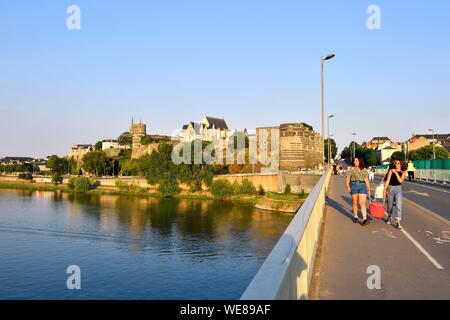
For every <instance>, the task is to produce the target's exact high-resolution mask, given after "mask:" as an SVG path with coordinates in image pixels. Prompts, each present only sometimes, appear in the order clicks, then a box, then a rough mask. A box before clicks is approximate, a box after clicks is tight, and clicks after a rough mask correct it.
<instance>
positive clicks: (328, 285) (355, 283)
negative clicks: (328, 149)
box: [310, 176, 450, 300]
mask: <svg viewBox="0 0 450 320" xmlns="http://www.w3.org/2000/svg"><path fill="white" fill-rule="evenodd" d="M344 179H345V178H344V177H338V176H333V177H332V179H331V182H330V190H329V195H328V199H327V203H328V205H327V209H326V213H325V218H324V224H323V228H322V234H321V241H320V242H319V248H318V251H317V252H318V253H317V256H316V259H317V260H316V261H317V263H316V266H315V268H314V277H313V283H312V288H313V289H314V290H312V291H313V293H312V294H311V296H310V298H311V299H332V300H334V299H363V300H364V299H450V225H449V224H447V223H446V220H445V219H438V218H436V216H439V217H442V216H446V217H448V208H449V207H450V198H449V197H448V195H449V194H448V193H446V192H445V191H448V189H445V188H442V190H440V188H439V187H435V186H432V187H431V186H422V185H418V184H410V183H406V184H405V186H404V191H405V198H406V199H408V200H409V201H408V200H406V201H404V203H403V220H402V225H403V227H404V230H398V229H396V228H395V227H393V226H391V225H387V224H386V223H385V222H384V221H382V220H378V219H372V221H371V224H370V225H368V226H365V227H363V226H361V225H360V224H354V223H353V222H352V217H353V214H352V212H351V200H350V196H349V194H347V193H346V191H345V181H344ZM375 184H376V183H374V184H373V186H372V188H374V187H375ZM430 188H433V189H430ZM436 189H437V190H436ZM414 191H415V192H414ZM421 193H422V194H421ZM425 193H427V194H428V196H426V195H424V194H425ZM411 201H414V203H413V202H411ZM416 202H417V203H416ZM421 208H425V209H424V210H423V209H421ZM371 266H377V267H379V270H380V275H381V288H380V289H369V288H368V286H367V280H368V278H369V277H371V275H372V274H371V273H370V274H369V273H368V268H370V267H371Z"/></svg>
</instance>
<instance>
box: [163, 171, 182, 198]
mask: <svg viewBox="0 0 450 320" xmlns="http://www.w3.org/2000/svg"><path fill="white" fill-rule="evenodd" d="M158 184H159V186H158V191H159V192H160V193H161V195H162V196H164V197H166V198H172V197H173V196H174V195H176V194H179V193H180V192H181V190H180V187H179V185H178V181H177V179H176V178H175V177H174V176H173V175H171V174H169V173H165V174H163V177H162V178H161V179H160V180H159V181H158Z"/></svg>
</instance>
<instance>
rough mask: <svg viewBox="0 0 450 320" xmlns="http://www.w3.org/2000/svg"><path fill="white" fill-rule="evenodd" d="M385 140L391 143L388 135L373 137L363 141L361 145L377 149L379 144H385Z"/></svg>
mask: <svg viewBox="0 0 450 320" xmlns="http://www.w3.org/2000/svg"><path fill="white" fill-rule="evenodd" d="M386 142H389V143H393V141H392V139H391V138H389V137H373V138H372V140H370V141H368V142H364V143H363V144H362V146H363V147H366V148H370V149H374V150H377V149H378V148H379V147H380V146H381V145H383V144H385V143H386Z"/></svg>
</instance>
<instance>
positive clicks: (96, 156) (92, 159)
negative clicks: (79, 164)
mask: <svg viewBox="0 0 450 320" xmlns="http://www.w3.org/2000/svg"><path fill="white" fill-rule="evenodd" d="M111 168H112V167H111V161H110V159H109V158H108V157H107V156H106V153H105V152H103V151H97V150H94V151H91V152H88V153H86V154H85V155H84V157H83V169H84V170H86V171H87V172H89V173H92V174H94V175H96V176H103V175H107V174H108V173H109V172H110V171H111Z"/></svg>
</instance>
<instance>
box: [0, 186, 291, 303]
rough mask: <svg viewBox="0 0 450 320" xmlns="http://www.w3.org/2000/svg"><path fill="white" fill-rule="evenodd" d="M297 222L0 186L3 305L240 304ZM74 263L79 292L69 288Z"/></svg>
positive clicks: (238, 209)
mask: <svg viewBox="0 0 450 320" xmlns="http://www.w3.org/2000/svg"><path fill="white" fill-rule="evenodd" d="M292 217H293V216H292V215H290V214H281V213H274V212H270V211H263V210H259V209H255V208H254V207H253V206H251V205H243V204H231V203H222V202H219V201H205V200H201V201H199V200H178V199H158V198H140V197H131V196H109V195H74V194H66V193H58V192H47V191H21V190H0V299H157V300H159V299H239V297H240V296H241V294H242V293H243V292H244V290H245V288H246V287H247V285H248V284H249V283H250V281H251V279H252V278H253V277H254V275H255V274H256V272H257V271H258V269H259V267H260V266H261V265H262V263H263V261H264V259H265V258H266V257H267V255H268V254H269V252H270V250H271V249H272V248H273V247H274V245H275V244H276V242H277V241H278V239H279V237H280V236H281V234H282V233H283V231H284V230H285V229H286V227H287V225H288V224H289V222H290V221H291V219H292ZM71 265H76V266H78V267H79V268H80V271H81V273H80V284H81V289H79V290H77V289H74V290H69V289H68V287H67V284H66V283H67V279H68V277H69V276H70V275H69V274H68V273H66V271H67V267H68V266H71Z"/></svg>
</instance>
